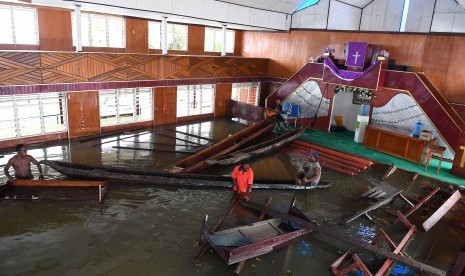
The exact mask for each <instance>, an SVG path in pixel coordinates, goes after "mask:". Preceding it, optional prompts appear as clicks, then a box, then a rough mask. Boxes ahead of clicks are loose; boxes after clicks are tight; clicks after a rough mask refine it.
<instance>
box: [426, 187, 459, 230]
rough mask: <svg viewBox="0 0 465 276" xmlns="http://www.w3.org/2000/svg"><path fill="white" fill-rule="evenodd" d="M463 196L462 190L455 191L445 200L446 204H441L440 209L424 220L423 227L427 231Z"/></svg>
mask: <svg viewBox="0 0 465 276" xmlns="http://www.w3.org/2000/svg"><path fill="white" fill-rule="evenodd" d="M461 198H462V195H461V194H460V192H459V191H455V193H453V194H452V196H451V197H449V199H447V201H446V202H444V204H443V205H441V207H439V209H437V210H436V212H434V214H433V215H432V216H431V217H429V218H428V219H427V220H426V221H425V222H423V229H425V231H428V230H429V229H431V227H433V226H434V225H435V224H436V223H437V222H438V221H439V220H440V219H441V218H442V217H443V216H444V215H445V214H446V213H447V212H448V211H449V210H450V208H452V206H454V204H455V203H457V201H459V200H460V199H461Z"/></svg>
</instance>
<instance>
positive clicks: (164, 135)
mask: <svg viewBox="0 0 465 276" xmlns="http://www.w3.org/2000/svg"><path fill="white" fill-rule="evenodd" d="M154 134H155V135H159V136H163V137H167V138H172V139H176V140H179V141H183V142H186V143H189V144H194V145H197V146H204V145H202V144H200V143H197V142H192V141H189V140H186V139H181V138H177V137H175V136H171V135H167V134H163V133H154Z"/></svg>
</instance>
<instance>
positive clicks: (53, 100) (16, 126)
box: [0, 93, 67, 139]
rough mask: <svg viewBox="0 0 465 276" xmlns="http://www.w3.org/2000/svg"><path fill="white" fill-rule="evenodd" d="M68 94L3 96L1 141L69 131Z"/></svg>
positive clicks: (0, 127) (0, 97)
mask: <svg viewBox="0 0 465 276" xmlns="http://www.w3.org/2000/svg"><path fill="white" fill-rule="evenodd" d="M65 114H66V103H65V99H64V93H42V94H28V95H12V96H0V139H12V138H21V137H25V136H34V135H43V134H49V133H54V132H61V131H66V130H67V123H66V115H65Z"/></svg>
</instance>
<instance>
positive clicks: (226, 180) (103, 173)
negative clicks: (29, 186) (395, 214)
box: [40, 160, 331, 190]
mask: <svg viewBox="0 0 465 276" xmlns="http://www.w3.org/2000/svg"><path fill="white" fill-rule="evenodd" d="M40 163H41V164H44V165H46V166H49V167H51V168H53V169H54V170H56V171H57V172H59V173H61V174H64V175H66V176H69V177H73V178H80V179H95V180H107V181H115V182H126V183H132V184H150V185H161V186H184V187H203V188H231V187H232V181H231V178H230V177H226V176H214V175H202V174H170V173H162V172H147V171H136V170H129V169H121V168H111V167H95V166H89V165H83V164H74V163H69V162H61V161H50V160H43V161H41V162H40ZM330 186H331V184H329V183H328V182H324V181H320V183H319V185H317V186H315V187H306V186H304V185H295V184H294V180H285V181H279V180H264V179H255V181H254V185H253V189H274V190H306V189H315V188H317V189H318V188H329V187H330Z"/></svg>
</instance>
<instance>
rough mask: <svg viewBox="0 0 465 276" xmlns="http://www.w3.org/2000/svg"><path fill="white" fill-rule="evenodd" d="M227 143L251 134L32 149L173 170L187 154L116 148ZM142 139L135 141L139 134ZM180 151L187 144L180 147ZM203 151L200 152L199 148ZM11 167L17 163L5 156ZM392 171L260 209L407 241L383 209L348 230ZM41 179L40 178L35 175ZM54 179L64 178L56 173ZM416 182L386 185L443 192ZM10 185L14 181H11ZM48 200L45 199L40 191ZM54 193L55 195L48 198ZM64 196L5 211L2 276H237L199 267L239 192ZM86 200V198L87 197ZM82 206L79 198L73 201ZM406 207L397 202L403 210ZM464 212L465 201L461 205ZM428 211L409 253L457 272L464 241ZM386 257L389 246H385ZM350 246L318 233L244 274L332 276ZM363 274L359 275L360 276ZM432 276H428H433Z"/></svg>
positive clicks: (284, 173) (341, 181) (282, 163)
mask: <svg viewBox="0 0 465 276" xmlns="http://www.w3.org/2000/svg"><path fill="white" fill-rule="evenodd" d="M175 127H177V128H176V129H177V130H178V131H182V132H189V133H193V134H195V135H199V136H204V137H209V138H212V139H215V140H220V139H223V138H225V137H227V135H229V134H231V133H235V132H237V131H239V130H240V129H243V128H244V127H245V126H244V125H242V124H239V123H238V122H233V121H230V120H226V119H215V120H213V121H204V122H202V123H190V125H182V126H180V125H178V126H163V127H158V128H156V129H154V130H150V132H149V130H140V131H137V132H133V133H125V134H122V135H118V136H112V137H107V138H101V139H96V140H92V141H89V142H85V143H78V142H77V141H74V140H72V141H70V142H68V141H58V142H54V143H47V144H41V145H31V146H30V150H29V154H31V155H33V156H35V157H36V158H37V159H38V160H41V159H49V160H65V161H72V162H74V163H83V164H94V165H105V166H115V167H124V168H136V169H138V170H141V169H143V170H153V171H162V170H163V169H164V168H166V167H167V166H169V165H172V164H173V163H175V162H176V161H178V160H181V159H183V158H185V157H186V156H187V155H185V154H182V153H173V152H152V151H144V150H134V149H121V148H119V149H118V148H113V147H114V146H117V147H138V148H151V147H157V148H162V147H165V149H166V148H168V149H171V150H173V149H176V150H178V151H185V150H186V148H187V147H186V146H176V147H174V146H167V145H160V144H157V145H155V144H151V143H153V142H157V143H174V142H175V140H174V139H173V138H169V137H166V136H161V135H160V134H165V135H168V136H169V135H176V137H178V138H179V139H184V140H189V141H192V142H196V143H200V144H205V143H206V142H207V141H206V140H203V139H199V138H193V137H189V136H186V135H182V134H180V133H177V134H176V133H175V132H170V131H168V129H174V128H175ZM137 133H138V134H139V135H135V134H137ZM176 143H178V144H185V143H186V142H184V141H181V140H178V141H176ZM189 148H192V147H189ZM3 154H4V155H5V157H4V158H2V159H0V164H4V163H6V161H7V160H8V158H10V157H11V156H12V155H11V154H12V152H11V151H10V152H4V153H3ZM251 165H252V168H253V169H254V172H255V175H256V177H259V178H271V179H291V178H292V177H293V174H294V173H295V171H296V168H295V167H294V166H293V165H292V163H291V162H290V158H289V156H287V154H285V153H282V152H278V153H276V154H268V155H266V156H264V157H260V158H256V159H252V160H251ZM387 169H388V166H384V165H376V166H374V167H372V168H370V169H369V170H367V171H365V172H363V173H360V174H359V175H356V176H346V175H342V174H339V173H337V172H334V171H331V170H329V169H326V170H323V175H322V179H323V180H325V181H328V182H331V184H332V187H331V188H329V189H321V190H310V191H306V192H305V191H271V190H255V191H254V192H253V194H252V198H251V200H253V201H255V202H258V203H263V202H264V201H265V199H266V198H268V197H272V198H273V199H272V202H271V207H272V208H274V209H277V210H280V211H284V212H285V211H287V208H288V206H289V202H290V200H291V198H292V197H296V198H297V206H298V207H299V208H300V209H301V210H303V211H304V212H306V213H307V214H308V216H310V217H311V218H312V219H313V220H315V221H317V222H318V223H319V224H320V225H322V226H325V227H329V228H332V229H335V230H334V231H337V232H339V233H341V234H346V235H348V236H351V237H354V238H359V239H363V240H366V241H372V240H373V239H375V238H376V237H377V236H378V231H379V229H380V228H382V229H383V230H384V231H385V232H386V233H388V235H389V236H390V237H391V239H392V240H393V241H394V242H395V243H399V242H400V241H401V239H402V238H403V236H404V235H405V234H406V233H407V228H405V227H404V226H403V225H402V224H396V225H393V224H391V223H390V221H392V219H393V217H392V216H390V215H388V214H387V213H386V212H384V211H382V210H376V211H372V212H370V216H371V217H372V218H373V221H370V220H368V219H367V218H366V217H361V218H359V219H356V220H354V221H353V222H351V223H349V224H345V223H344V221H345V219H347V218H348V217H350V216H352V215H353V214H355V213H356V212H357V211H359V210H361V209H362V208H363V207H365V206H367V202H365V201H364V200H362V199H360V198H359V195H360V194H362V193H363V192H365V191H366V190H368V189H369V188H371V187H373V185H374V184H376V183H379V181H380V179H381V178H382V176H383V175H384V173H385V171H386V170H387ZM231 170H232V167H231V166H229V167H212V168H209V169H208V171H207V172H208V173H211V174H218V175H223V174H228V173H229V172H230V171H231ZM34 173H35V174H36V175H37V172H36V171H34ZM45 176H46V178H57V179H60V178H64V176H62V175H60V174H59V173H57V172H55V171H54V170H52V169H50V168H45ZM411 177H412V175H411V174H410V173H408V172H402V171H396V172H395V173H394V174H393V175H391V176H390V177H389V178H387V180H386V181H385V183H386V184H389V185H391V186H393V187H396V188H401V189H405V190H406V192H408V193H409V194H413V195H416V194H419V193H421V194H426V193H428V192H429V191H427V192H425V191H422V189H421V188H420V184H428V185H441V183H438V182H435V181H433V180H429V179H425V178H422V177H418V179H417V180H416V181H415V182H414V184H413V185H410V182H411ZM1 181H3V182H4V181H5V177H3V178H1ZM37 192H38V194H39V197H41V192H42V191H40V190H39V191H37ZM44 193H45V192H44ZM66 193H68V195H67V196H66V197H64V198H65V199H63V196H62V195H61V194H60V193H58V194H57V196H56V200H46V199H43V198H39V199H38V200H1V201H0V221H1V227H0V244H1V246H0V275H215V276H216V275H228V274H232V270H233V269H234V266H227V265H226V264H225V263H224V262H223V261H222V260H221V259H220V257H219V256H218V255H217V254H215V252H212V251H208V252H207V253H206V254H205V255H204V257H203V258H202V259H201V261H200V262H199V263H198V264H194V263H192V262H191V258H192V256H193V255H194V253H195V251H196V249H197V248H198V236H199V233H200V228H201V224H202V220H203V219H204V217H205V215H207V214H208V218H209V219H208V224H209V225H210V226H213V225H215V224H216V222H217V220H218V219H219V218H220V217H221V216H222V215H223V214H224V212H225V211H226V209H227V206H228V205H229V201H230V199H231V196H232V192H231V191H230V190H227V189H187V188H159V187H154V186H147V185H139V184H137V183H125V184H112V185H111V188H110V190H109V193H108V194H107V195H106V198H105V201H104V202H103V203H102V204H99V203H98V201H97V192H96V191H94V190H92V189H76V190H74V191H72V192H70V191H69V190H67V191H66ZM76 195H77V196H76ZM73 196H74V197H73ZM401 203H402V202H397V201H396V202H394V204H390V205H389V207H395V206H397V205H400V204H401ZM461 204H463V202H461ZM431 212H432V211H431V210H427V211H422V210H421V209H420V210H419V211H417V212H416V213H414V215H412V216H411V217H410V219H411V221H412V223H414V224H416V225H417V226H419V231H418V232H417V233H415V234H414V235H413V236H412V237H413V238H412V239H410V242H408V243H407V249H406V250H404V254H405V256H408V257H412V258H414V259H415V260H417V261H421V262H425V263H427V264H429V265H432V266H434V267H437V268H440V269H444V270H449V269H450V268H451V267H452V265H453V263H454V260H455V257H456V255H457V253H458V252H460V251H462V249H463V248H464V246H465V235H464V234H465V231H464V230H463V229H462V228H458V227H456V226H453V225H451V224H447V223H445V222H443V221H441V222H439V223H438V224H437V225H436V226H435V227H433V229H432V230H430V231H429V232H427V233H425V232H424V230H422V228H421V223H422V222H423V221H424V220H425V219H426V218H427V217H429V216H430V215H431ZM256 218H257V217H256V214H255V213H251V212H250V211H249V210H247V209H245V208H243V207H241V208H239V209H237V210H236V211H235V212H234V213H233V214H232V215H231V216H230V217H229V218H228V219H227V220H226V222H225V224H224V226H223V228H230V227H235V226H237V225H243V224H247V223H251V222H254V221H255V220H256ZM383 247H384V248H386V245H384V246H383ZM349 248H351V245H349V244H346V243H344V242H341V241H337V240H335V239H333V238H330V237H327V236H324V235H322V234H310V235H307V236H306V237H304V238H303V239H302V240H300V241H296V242H294V243H292V244H291V245H290V246H287V247H284V248H281V249H279V250H276V251H274V252H272V253H269V254H266V255H263V256H260V257H257V258H254V259H252V260H249V261H247V262H246V264H245V267H244V269H243V271H242V274H243V275H332V274H331V271H330V269H329V266H330V265H331V263H332V262H334V261H335V260H336V259H337V258H339V257H340V256H341V255H342V254H343V253H344V252H345V251H347V250H348V249H349ZM358 254H359V256H361V258H362V259H363V260H364V261H365V262H366V263H367V265H368V267H369V268H370V269H371V271H372V272H375V271H376V268H379V267H380V266H381V264H382V263H383V259H378V258H377V257H375V256H374V255H373V254H371V253H369V252H366V251H358ZM352 274H353V275H356V273H352ZM390 274H391V275H417V274H418V273H417V271H415V270H413V269H410V268H408V267H405V266H402V265H397V266H395V267H394V268H393V269H391V271H390ZM422 275H428V274H427V273H423V274H422Z"/></svg>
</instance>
